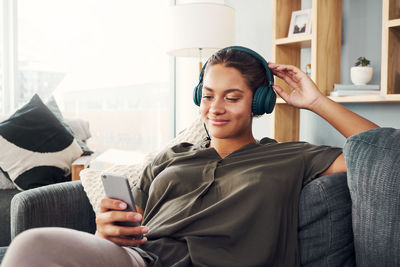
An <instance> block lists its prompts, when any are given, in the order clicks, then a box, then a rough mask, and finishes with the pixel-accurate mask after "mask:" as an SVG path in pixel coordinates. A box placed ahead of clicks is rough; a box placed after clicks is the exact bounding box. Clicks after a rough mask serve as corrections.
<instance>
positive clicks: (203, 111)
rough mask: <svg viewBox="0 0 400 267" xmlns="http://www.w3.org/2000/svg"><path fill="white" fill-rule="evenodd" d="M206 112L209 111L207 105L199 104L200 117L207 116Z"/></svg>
mask: <svg viewBox="0 0 400 267" xmlns="http://www.w3.org/2000/svg"><path fill="white" fill-rule="evenodd" d="M208 110H209V107H208V105H207V104H204V102H201V103H200V114H201V115H202V116H204V115H206V114H207V112H208Z"/></svg>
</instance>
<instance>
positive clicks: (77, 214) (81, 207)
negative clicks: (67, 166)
mask: <svg viewBox="0 0 400 267" xmlns="http://www.w3.org/2000/svg"><path fill="white" fill-rule="evenodd" d="M10 222H11V223H10V224H11V239H13V238H14V237H15V236H17V235H18V234H19V233H21V232H22V231H25V230H27V229H30V228H35V227H48V226H55V227H66V228H72V229H76V230H80V231H85V232H89V233H94V232H95V231H96V224H95V214H94V212H93V209H92V206H91V205H90V203H89V200H88V198H87V197H86V194H85V192H84V190H83V186H82V184H81V181H74V182H65V183H58V184H53V185H48V186H43V187H39V188H35V189H31V190H27V191H24V192H21V193H18V194H17V195H15V196H14V198H13V199H12V201H11V218H10Z"/></svg>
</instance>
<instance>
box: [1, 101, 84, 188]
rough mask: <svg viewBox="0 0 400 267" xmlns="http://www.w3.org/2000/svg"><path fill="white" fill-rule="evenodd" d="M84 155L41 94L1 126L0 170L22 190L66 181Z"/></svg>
mask: <svg viewBox="0 0 400 267" xmlns="http://www.w3.org/2000/svg"><path fill="white" fill-rule="evenodd" d="M81 154H82V149H81V148H80V147H79V145H78V143H77V142H76V140H75V139H74V137H73V136H72V135H71V134H70V133H69V132H68V131H67V130H66V129H65V128H64V126H63V125H62V124H61V123H60V122H59V120H58V119H57V118H56V117H55V116H54V114H53V113H52V112H51V111H50V110H49V109H48V108H47V107H46V106H45V105H44V104H43V102H42V101H41V99H40V98H39V96H38V95H34V96H33V97H32V99H31V100H30V102H29V103H27V104H26V105H25V106H23V107H22V108H20V109H19V110H17V111H16V112H15V113H14V114H13V115H12V116H11V117H10V118H9V119H7V120H5V121H3V122H1V123H0V168H1V169H3V171H5V172H7V174H8V176H9V178H10V179H11V180H12V181H13V182H14V184H15V185H16V186H17V187H18V188H19V189H23V190H26V189H30V188H35V187H38V186H43V185H47V184H52V183H57V182H63V181H66V180H67V179H68V178H67V176H68V175H69V174H70V169H71V164H72V162H73V161H74V160H75V159H77V158H78V157H79V156H80V155H81Z"/></svg>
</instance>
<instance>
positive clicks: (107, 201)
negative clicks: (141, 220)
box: [100, 198, 127, 212]
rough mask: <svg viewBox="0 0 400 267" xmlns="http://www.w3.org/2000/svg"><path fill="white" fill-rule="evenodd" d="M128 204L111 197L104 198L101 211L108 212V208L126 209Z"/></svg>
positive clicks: (101, 202)
mask: <svg viewBox="0 0 400 267" xmlns="http://www.w3.org/2000/svg"><path fill="white" fill-rule="evenodd" d="M126 207H127V205H126V203H125V202H123V201H120V200H116V199H111V198H103V199H102V200H101V201H100V212H106V211H108V210H124V209H126Z"/></svg>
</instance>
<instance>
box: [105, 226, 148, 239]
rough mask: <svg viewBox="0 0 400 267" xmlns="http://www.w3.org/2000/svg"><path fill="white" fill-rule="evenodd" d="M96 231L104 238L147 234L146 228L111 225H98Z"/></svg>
mask: <svg viewBox="0 0 400 267" xmlns="http://www.w3.org/2000/svg"><path fill="white" fill-rule="evenodd" d="M97 231H98V232H99V233H101V235H102V236H104V237H107V238H108V237H118V238H124V237H135V236H139V235H144V234H147V233H148V232H149V228H148V227H147V226H136V227H129V226H117V225H113V224H106V225H99V226H98V227H97Z"/></svg>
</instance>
